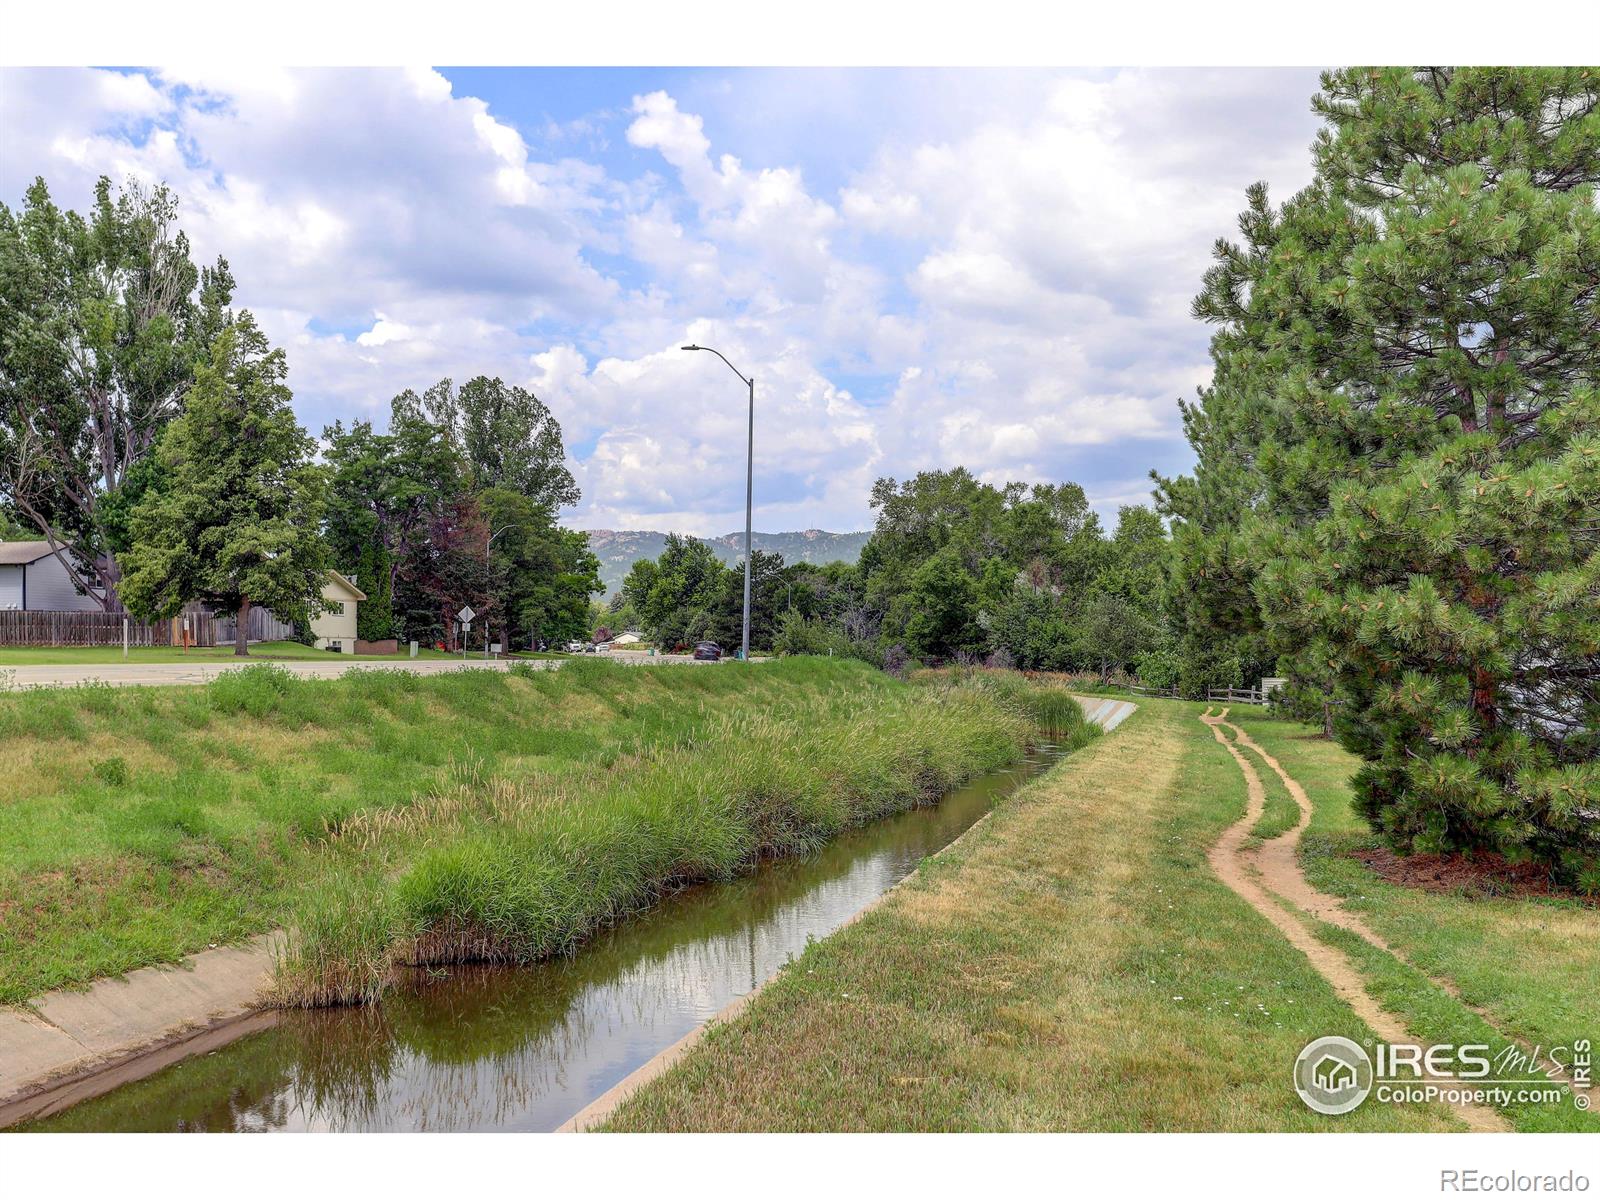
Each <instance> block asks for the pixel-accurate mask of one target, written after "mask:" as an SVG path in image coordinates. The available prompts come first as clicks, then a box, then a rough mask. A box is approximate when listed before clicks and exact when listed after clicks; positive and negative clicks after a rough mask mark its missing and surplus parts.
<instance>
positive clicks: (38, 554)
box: [0, 542, 50, 567]
mask: <svg viewBox="0 0 1600 1200" xmlns="http://www.w3.org/2000/svg"><path fill="white" fill-rule="evenodd" d="M48 557H50V543H49V542H0V567H16V566H24V565H26V564H28V563H32V562H38V561H39V560H40V559H41V558H48Z"/></svg>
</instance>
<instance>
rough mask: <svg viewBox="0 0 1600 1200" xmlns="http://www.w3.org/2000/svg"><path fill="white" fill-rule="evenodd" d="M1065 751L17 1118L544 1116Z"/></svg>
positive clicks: (313, 1123) (231, 1124)
mask: <svg viewBox="0 0 1600 1200" xmlns="http://www.w3.org/2000/svg"><path fill="white" fill-rule="evenodd" d="M1058 757H1059V753H1058V751H1057V750H1056V749H1055V748H1054V747H1048V746H1047V747H1041V748H1040V749H1038V750H1036V751H1035V752H1034V753H1033V754H1031V755H1030V756H1029V757H1028V758H1027V759H1025V760H1024V761H1022V762H1020V763H1018V764H1016V765H1015V766H1013V767H1011V768H1009V769H1007V770H1003V771H996V772H993V773H991V774H988V775H985V776H981V777H980V778H978V779H977V780H975V781H973V782H972V783H970V784H968V785H967V786H966V787H963V788H961V789H959V790H957V791H955V792H952V793H950V794H949V795H947V796H946V797H945V798H944V799H943V800H942V801H941V802H940V803H939V804H937V805H934V806H930V807H927V808H920V809H914V810H912V811H910V812H907V813H902V814H900V815H898V816H894V817H889V818H886V819H884V820H882V821H877V822H874V823H873V824H871V825H869V826H866V827H864V828H861V829H858V830H854V831H852V832H850V833H847V834H845V835H844V836H843V837H840V838H838V839H837V840H835V841H834V842H832V843H830V844H829V845H828V846H827V847H825V848H824V849H823V850H822V851H821V852H819V853H818V854H816V855H814V856H811V857H808V858H803V859H790V860H783V861H778V862H773V863H768V864H766V865H764V866H763V867H762V868H761V869H760V870H758V871H756V872H755V873H754V874H752V875H750V876H748V877H746V878H743V879H738V880H735V881H733V882H730V883H720V884H709V885H706V886H703V887H696V888H691V889H689V890H687V891H684V892H681V893H679V894H677V895H675V896H673V897H672V898H670V899H668V900H666V901H665V902H663V903H662V904H660V905H658V906H656V907H655V908H653V909H651V910H650V911H649V912H647V913H644V914H641V915H640V916H638V917H635V918H633V919H631V920H628V921H626V922H624V923H622V924H620V925H618V926H617V927H616V928H614V929H612V930H610V931H608V932H606V933H605V934H603V935H602V936H600V937H598V938H596V939H595V940H594V941H592V942H590V943H589V944H588V945H587V946H586V947H584V948H583V949H582V950H581V951H580V952H579V953H578V954H577V955H576V956H574V957H572V958H564V959H559V960H556V961H552V962H547V963H541V964H538V965H536V966H532V967H471V968H461V967H456V968H451V969H450V970H448V971H434V972H427V973H423V972H419V976H421V977H420V978H419V979H417V980H416V986H414V987H399V988H396V989H394V990H393V991H392V992H391V993H390V994H389V995H388V996H387V997H386V998H385V999H384V1001H383V1002H382V1003H381V1004H377V1005H372V1006H368V1007H363V1008H345V1009H323V1010H314V1011H309V1012H308V1011H299V1010H295V1011H286V1012H281V1013H278V1014H276V1021H275V1022H274V1024H272V1026H271V1027H270V1028H267V1029H263V1030H259V1031H257V1032H254V1033H251V1034H249V1035H247V1036H246V1037H244V1038H242V1039H240V1040H239V1041H236V1042H233V1043H232V1044H230V1045H228V1046H225V1047H223V1048H221V1049H219V1050H216V1051H213V1052H212V1053H210V1054H206V1055H204V1056H202V1057H198V1058H192V1059H188V1060H185V1061H183V1062H180V1063H177V1064H175V1065H173V1066H170V1067H167V1068H166V1069H164V1070H162V1071H159V1072H157V1073H156V1074H154V1075H151V1076H150V1077H148V1078H145V1079H140V1080H138V1081H136V1082H131V1083H128V1084H125V1085H123V1086H122V1087H119V1088H117V1089H115V1090H114V1091H111V1092H108V1093H107V1094H106V1095H104V1096H101V1097H99V1098H98V1099H94V1100H88V1101H85V1102H84V1103H82V1104H79V1105H77V1106H76V1107H74V1108H70V1109H68V1110H66V1111H65V1112H62V1113H60V1114H58V1115H56V1116H54V1117H50V1118H47V1119H44V1120H41V1121H37V1122H34V1123H32V1124H28V1125H24V1126H21V1128H22V1129H30V1130H37V1131H46V1130H60V1131H117V1130H122V1131H168V1130H177V1131H197V1132H201V1131H231V1132H254V1131H259V1132H278V1131H296V1130H352V1131H355V1130H363V1131H380V1130H401V1131H409V1130H416V1131H426V1130H445V1131H462V1130H551V1129H555V1128H557V1127H558V1126H560V1125H561V1124H563V1123H564V1122H566V1121H568V1120H569V1119H570V1118H571V1117H572V1116H573V1114H575V1113H577V1112H578V1111H579V1110H580V1109H582V1108H583V1107H584V1106H585V1105H587V1104H588V1103H590V1101H592V1100H594V1099H595V1098H596V1097H598V1096H600V1095H602V1094H603V1093H605V1092H606V1091H607V1090H608V1089H610V1088H611V1087H612V1086H613V1085H615V1084H617V1083H618V1082H620V1081H621V1080H622V1079H624V1078H625V1077H627V1076H628V1075H629V1074H631V1073H632V1072H633V1071H634V1070H635V1069H636V1068H638V1067H639V1066H641V1065H643V1064H644V1063H646V1062H648V1061H649V1060H650V1059H651V1058H653V1057H654V1056H655V1055H656V1054H658V1053H660V1052H661V1051H662V1050H664V1049H666V1048H667V1047H668V1046H671V1045H672V1044H673V1043H674V1042H676V1041H677V1040H678V1039H679V1038H681V1037H683V1036H684V1035H685V1034H687V1033H689V1032H690V1031H691V1030H693V1029H695V1028H696V1027H698V1026H699V1025H700V1024H702V1023H703V1022H704V1021H706V1020H708V1019H709V1018H710V1017H712V1016H713V1015H714V1014H716V1013H717V1012H719V1011H721V1009H723V1008H724V1007H725V1006H726V1005H727V1004H729V1003H730V1002H731V1001H733V1000H735V999H736V998H738V997H739V996H741V995H744V994H745V993H747V992H750V991H752V990H753V989H755V988H756V987H758V986H759V985H760V984H761V983H762V982H764V981H765V980H766V979H768V978H770V977H771V976H772V975H773V974H775V973H776V972H777V971H778V969H779V968H780V967H781V966H783V964H784V963H785V962H786V961H788V960H789V959H790V958H791V957H794V956H798V955H799V954H800V952H801V951H802V950H804V949H805V946H806V943H807V941H808V940H810V939H813V938H821V937H825V936H826V935H828V934H829V933H831V932H833V931H834V930H835V929H837V928H839V926H841V925H842V924H844V923H845V922H846V921H848V920H849V919H850V918H851V917H852V916H853V915H855V914H856V913H857V912H859V911H860V910H861V909H863V908H864V907H866V906H867V905H868V904H870V903H871V902H872V901H873V900H875V899H876V898H877V897H879V896H881V895H882V894H883V893H884V892H886V891H888V890H889V889H890V888H891V887H893V886H894V885H895V884H896V883H898V882H899V881H900V880H901V879H903V878H905V876H906V875H908V874H909V873H910V872H911V871H913V870H915V869H916V866H917V864H918V863H919V862H920V861H921V860H922V859H923V858H925V857H927V856H928V855H930V854H933V853H935V852H937V851H938V850H940V849H942V848H943V847H945V846H947V845H949V844H950V843H951V842H952V841H954V840H955V839H956V838H957V837H959V836H960V835H961V833H962V832H963V831H964V830H966V829H967V828H969V827H970V826H971V825H972V824H973V823H974V822H976V821H977V820H978V819H979V818H980V817H982V816H983V815H984V813H986V812H988V811H989V810H990V809H991V808H992V807H993V806H994V805H995V804H996V803H998V802H999V801H1000V800H1002V799H1004V798H1005V797H1006V796H1008V795H1010V794H1011V793H1012V792H1014V791H1016V790H1017V788H1019V787H1020V786H1021V785H1022V784H1023V783H1025V782H1027V781H1028V780H1029V779H1031V778H1033V777H1034V776H1036V775H1038V774H1040V773H1042V772H1043V771H1044V770H1046V769H1047V768H1048V767H1049V766H1050V764H1051V763H1053V762H1054V761H1055V760H1056V759H1057V758H1058Z"/></svg>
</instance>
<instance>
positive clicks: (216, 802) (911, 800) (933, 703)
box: [0, 659, 1091, 1004]
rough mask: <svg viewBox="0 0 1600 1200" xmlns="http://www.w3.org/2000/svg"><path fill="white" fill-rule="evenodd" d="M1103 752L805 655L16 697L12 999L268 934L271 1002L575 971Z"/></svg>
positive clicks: (11, 758)
mask: <svg viewBox="0 0 1600 1200" xmlns="http://www.w3.org/2000/svg"><path fill="white" fill-rule="evenodd" d="M1041 734H1043V735H1044V736H1048V737H1051V738H1052V739H1057V740H1059V739H1072V738H1087V737H1088V736H1091V731H1089V730H1088V729H1087V727H1086V726H1085V724H1084V722H1083V721H1082V718H1081V715H1080V714H1079V712H1078V709H1077V707H1076V705H1074V704H1073V703H1072V702H1071V700H1070V697H1068V696H1067V695H1066V693H1065V692H1064V691H1062V690H1060V689H1053V688H1039V687H1032V686H1029V685H1026V684H1024V683H1023V682H1022V681H1020V680H1015V679H1013V680H1001V679H995V678H989V677H986V676H982V675H978V676H967V677H963V678H952V677H937V678H931V679H927V680H918V681H915V682H912V683H902V682H899V681H896V680H894V679H891V678H889V677H888V676H885V675H883V674H881V673H879V672H877V671H874V670H872V669H870V668H868V667H865V666H863V665H861V664H858V663H852V662H843V661H830V660H818V659H793V660H786V661H783V662H777V663H769V664H762V665H760V666H758V667H752V668H739V667H736V666H733V665H731V664H730V665H728V666H724V667H715V668H688V667H684V668H667V669H657V670H650V671H643V670H638V669H628V668H624V667H617V666H614V665H611V664H607V663H602V662H587V661H574V662H572V663H569V664H567V665H566V666H565V667H564V668H563V669H562V670H560V671H554V672H543V671H528V672H525V673H517V672H512V673H507V674H499V673H488V672H463V673H459V674H449V675H439V676H430V677H419V676H414V675H409V674H403V673H397V672H380V671H372V672H358V673H354V674H352V675H350V676H347V677H345V678H343V679H340V680H335V681H309V680H301V679H296V678H293V677H291V676H289V675H287V674H286V673H284V672H280V671H275V670H272V669H271V668H265V667H263V668H252V669H249V670H245V671H240V672H237V673H232V674H229V675H226V676H223V677H222V678H221V679H219V680H217V681H216V682H214V683H213V684H210V685H208V686H206V687H204V688H165V689H112V688H108V687H100V686H91V687H82V688H74V689H61V690H51V691H35V692H24V693H12V694H9V695H4V696H0V755H3V759H4V761H3V762H0V779H3V780H4V781H5V782H4V791H3V793H0V805H3V807H4V815H5V820H4V821H0V1001H6V1002H13V1003H14V1002H17V1001H21V1000H23V999H26V998H27V997H28V996H31V995H36V994H38V993H39V992H41V991H44V990H47V989H49V988H52V987H58V986H63V985H70V984H76V983H82V982H85V981H87V980H89V979H93V978H95V977H97V976H101V975H106V974H112V973H116V972H120V971H125V970H129V969H131V968H134V967H137V966H142V965H146V964H149V963H152V962H165V961H173V960H175V959H177V958H179V957H181V956H182V955H184V954H186V953H189V952H192V951H194V950H197V949H201V948H204V947H205V946H206V945H208V944H211V943H220V942H226V941H230V940H234V939H237V938H239V937H242V936H245V935H247V934H250V933H255V932H259V931H261V930H264V929H268V928H272V927H275V926H285V927H288V928H290V929H291V930H293V931H294V937H293V939H292V940H291V943H290V946H289V949H288V951H287V953H286V956H285V958H284V960H283V962H282V964H281V969H280V978H279V999H280V1000H282V1001H283V1002H285V1003H297V1004H316V1003H330V1002H348V1001H357V1000H363V999H370V998H372V997H373V996H375V995H376V994H377V993H378V992H379V991H381V990H382V989H383V987H384V986H386V984H387V982H388V981H389V979H390V978H391V975H392V972H393V968H394V967H395V965H396V964H398V963H402V962H454V961H463V960H467V959H488V960H508V961H527V960H531V959H536V958H539V957H543V956H546V955H550V954H555V953H560V952H562V951H565V950H568V949H570V948H572V947H573V946H575V945H577V944H578V943H579V942H581V941H582V940H583V939H584V938H585V937H586V936H588V935H589V934H591V933H592V932H593V931H594V930H595V929H596V928H598V927H600V926H602V925H604V924H605V923H607V922H610V921H613V920H616V919H618V918H619V917H622V916H625V915H626V914H627V913H629V912H632V911H635V910H637V909H640V908H642V907H645V906H647V905H649V904H650V903H652V902H653V901H654V900H655V899H656V898H657V897H658V896H659V895H660V894H661V893H662V892H663V891H664V890H667V889H670V888H673V887H676V886H679V885H681V884H685V883H689V882H694V881H698V880H711V879H720V878H727V877H730V876H732V875H735V874H737V873H739V872H741V871H744V870H748V869H749V868H750V867H752V866H753V865H754V864H755V863H756V862H757V861H758V860H759V859H761V858H762V857H766V856H777V855H784V854H795V853H802V852H804V851H806V850H808V849H811V848H813V847H815V846H817V845H819V844H821V843H822V842H823V841H825V840H827V839H828V838H830V837H832V836H833V835H835V834H836V833H838V832H839V831H840V830H842V829H844V828H846V827H848V826H850V825H853V824H858V823H861V822H864V821H868V820H872V819H874V818H875V817H878V816H882V815H885V814H887V813H890V812H894V811H898V810H901V809H904V808H907V807H910V806H912V805H915V804H918V803H924V802H927V801H928V800H930V799H933V798H935V797H937V796H938V795H939V794H940V793H942V792H944V791H946V790H948V789H949V788H951V787H953V786H956V785H958V784H959V783H961V782H962V781H964V780H965V779H966V778H968V777H970V776H972V775H974V774H977V773H979V772H982V771H985V770H989V769H992V768H994V767H997V766H1000V765H1003V764H1004V763H1006V762H1008V761H1010V760H1011V759H1013V758H1014V757H1016V756H1017V755H1018V754H1019V753H1020V752H1021V750H1022V748H1023V747H1024V746H1025V745H1026V744H1027V743H1029V742H1030V741H1034V740H1037V739H1038V738H1039V737H1040V736H1041Z"/></svg>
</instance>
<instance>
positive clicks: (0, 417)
mask: <svg viewBox="0 0 1600 1200" xmlns="http://www.w3.org/2000/svg"><path fill="white" fill-rule="evenodd" d="M176 220H177V201H176V199H175V198H174V197H173V195H172V194H171V192H170V191H169V190H168V189H167V188H165V187H157V188H154V189H151V188H146V187H143V186H141V185H139V184H136V183H130V184H129V185H128V186H127V187H125V188H124V189H123V190H122V191H121V192H120V193H118V194H116V195H113V192H112V188H111V184H110V181H109V180H106V179H101V180H100V182H99V184H98V186H97V188H96V191H95V203H94V206H93V208H92V209H91V210H90V212H88V213H87V214H79V213H76V212H72V211H69V210H63V209H61V208H60V207H59V206H58V205H57V204H56V203H55V202H54V201H53V200H52V199H51V196H50V192H49V189H48V188H47V186H46V185H45V182H44V181H43V180H42V179H40V180H36V181H35V182H34V184H33V185H32V186H31V187H30V188H29V189H28V191H27V194H26V196H25V198H24V203H23V205H22V207H21V208H20V209H19V210H15V211H14V210H12V209H11V208H9V207H7V206H6V205H4V204H0V511H3V513H4V516H3V519H0V526H3V528H4V532H5V534H6V536H7V537H34V538H41V539H44V540H46V541H48V542H49V543H50V545H51V547H52V549H53V551H54V552H55V554H56V557H57V558H58V559H59V560H60V561H61V563H62V565H63V566H64V567H65V569H66V570H67V572H68V574H69V576H70V577H71V579H72V580H73V582H74V584H75V585H76V586H77V588H78V590H79V591H80V592H82V593H83V594H85V595H88V596H93V597H94V598H95V599H96V600H98V601H99V603H100V604H101V605H102V606H103V607H104V608H105V610H106V611H108V612H116V611H120V610H121V609H122V608H124V607H125V608H126V609H127V610H128V611H129V612H131V613H133V614H134V615H135V616H138V617H141V618H144V619H147V620H155V619H161V618H165V617H169V616H173V615H175V614H176V613H177V612H179V611H180V610H181V609H182V608H183V606H184V605H185V604H188V603H190V602H194V601H200V602H205V603H209V604H212V605H216V606H218V607H221V608H222V609H224V610H226V611H228V612H230V613H233V614H236V615H237V617H238V628H239V635H238V641H237V650H238V652H239V653H241V654H243V653H247V649H246V642H245V628H246V625H245V621H246V618H247V617H248V615H249V610H250V609H251V608H252V607H253V606H256V605H261V606H265V607H268V608H270V609H272V610H273V611H274V612H275V613H277V614H278V615H279V616H280V617H282V618H284V619H289V620H293V621H295V623H296V624H297V626H299V627H300V628H301V629H302V630H304V629H305V628H306V626H307V623H308V621H309V619H310V617H311V616H312V615H314V614H315V613H316V611H317V610H318V608H319V607H320V594H321V588H322V584H323V581H324V579H325V577H326V572H327V570H329V569H330V568H331V569H336V570H339V571H341V572H343V573H344V574H346V575H348V576H351V577H353V578H354V579H355V580H356V582H357V585H358V586H359V587H361V588H362V589H363V590H364V591H365V592H366V594H367V596H368V599H367V600H366V601H365V602H364V603H362V604H361V605H360V606H359V607H358V610H357V620H358V634H359V636H361V637H362V638H367V639H383V638H390V637H394V638H402V639H403V638H416V639H418V640H421V641H424V642H438V643H440V644H444V645H448V646H450V647H451V648H454V646H455V644H456V639H457V632H456V627H455V623H454V614H455V613H456V612H457V611H458V610H459V608H460V607H461V606H462V605H464V604H470V605H471V606H472V607H473V608H474V609H475V610H476V611H477V612H479V613H481V614H483V617H482V620H483V626H482V627H483V629H484V631H485V633H488V632H489V631H491V630H492V631H494V635H495V636H496V637H497V638H498V639H499V640H501V641H503V642H506V643H508V644H516V645H533V644H537V643H538V642H541V641H554V640H558V639H563V638H568V637H573V636H577V635H579V634H581V633H582V632H583V631H584V629H585V628H586V627H587V624H588V603H589V597H590V595H591V594H592V593H593V592H596V591H598V590H599V589H600V581H599V578H598V565H599V564H598V562H597V561H596V560H595V558H594V556H593V555H592V554H591V553H590V552H589V548H588V541H587V538H586V536H585V535H584V534H582V533H576V532H573V531H571V530H566V529H562V528H561V527H560V526H559V524H558V523H557V514H558V512H559V510H560V508H561V507H562V506H564V505H570V504H573V503H575V502H576V501H577V500H578V489H577V486H576V485H575V483H574V482H573V479H572V475H571V473H570V472H569V471H568V470H567V467H566V462H565V449H564V447H563V444H562V436H561V427H560V425H559V423H557V421H556V420H555V418H554V417H553V416H552V415H551V414H550V412H549V410H548V409H547V408H546V407H545V406H544V405H543V404H542V403H541V402H540V401H539V400H538V399H537V397H535V396H534V395H532V393H530V392H528V391H526V390H525V389H523V388H520V387H515V386H510V385H507V384H505V383H504V382H502V381H501V380H499V379H491V378H487V377H483V376H479V377H477V378H474V379H472V380H470V381H469V382H467V383H466V384H464V385H463V386H461V387H460V388H459V389H457V388H456V387H455V386H454V385H453V384H452V383H451V381H449V380H443V381H441V382H439V383H437V384H435V385H433V386H432V387H430V388H428V389H427V390H426V391H424V392H423V393H422V394H421V395H418V394H416V393H415V392H412V391H406V392H403V393H401V394H400V395H399V396H396V397H395V398H394V400H393V402H392V406H391V416H390V422H389V429H388V431H387V432H385V433H378V432H376V431H375V430H374V429H373V427H372V425H371V423H370V422H355V423H353V424H352V425H351V426H350V427H349V428H346V427H345V426H344V425H343V424H342V423H341V422H335V423H334V424H333V425H332V426H330V427H329V428H327V429H326V430H324V433H323V445H322V447H321V448H320V449H321V455H320V459H319V446H318V443H317V441H316V440H315V439H314V438H312V437H311V436H310V435H309V434H308V433H307V432H306V430H304V429H303V428H302V427H301V426H300V425H299V423H298V422H297V420H296V419H295V416H294V411H293V408H292V406H291V402H292V395H291V392H290V390H289V387H288V385H287V383H286V377H287V373H288V363H287V359H286V357H285V355H284V352H283V350H282V349H281V348H273V347H272V346H271V345H270V344H269V343H268V339H267V338H266V336H265V334H264V333H263V332H262V331H261V329H260V328H259V326H258V325H257V324H256V322H255V320H254V318H253V317H252V315H251V314H250V313H249V312H248V311H245V310H235V309H234V308H233V307H232V298H233V292H234V288H235V282H234V278H233V274H232V272H231V271H230V269H229V267H228V264H227V262H226V260H223V259H218V260H217V262H216V263H215V264H214V265H213V266H210V267H205V268H199V267H196V266H195V264H194V263H193V261H192V259H191V255H190V251H189V243H188V240H187V238H186V237H185V236H184V234H183V233H182V231H181V230H179V229H178V228H177V225H176Z"/></svg>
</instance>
